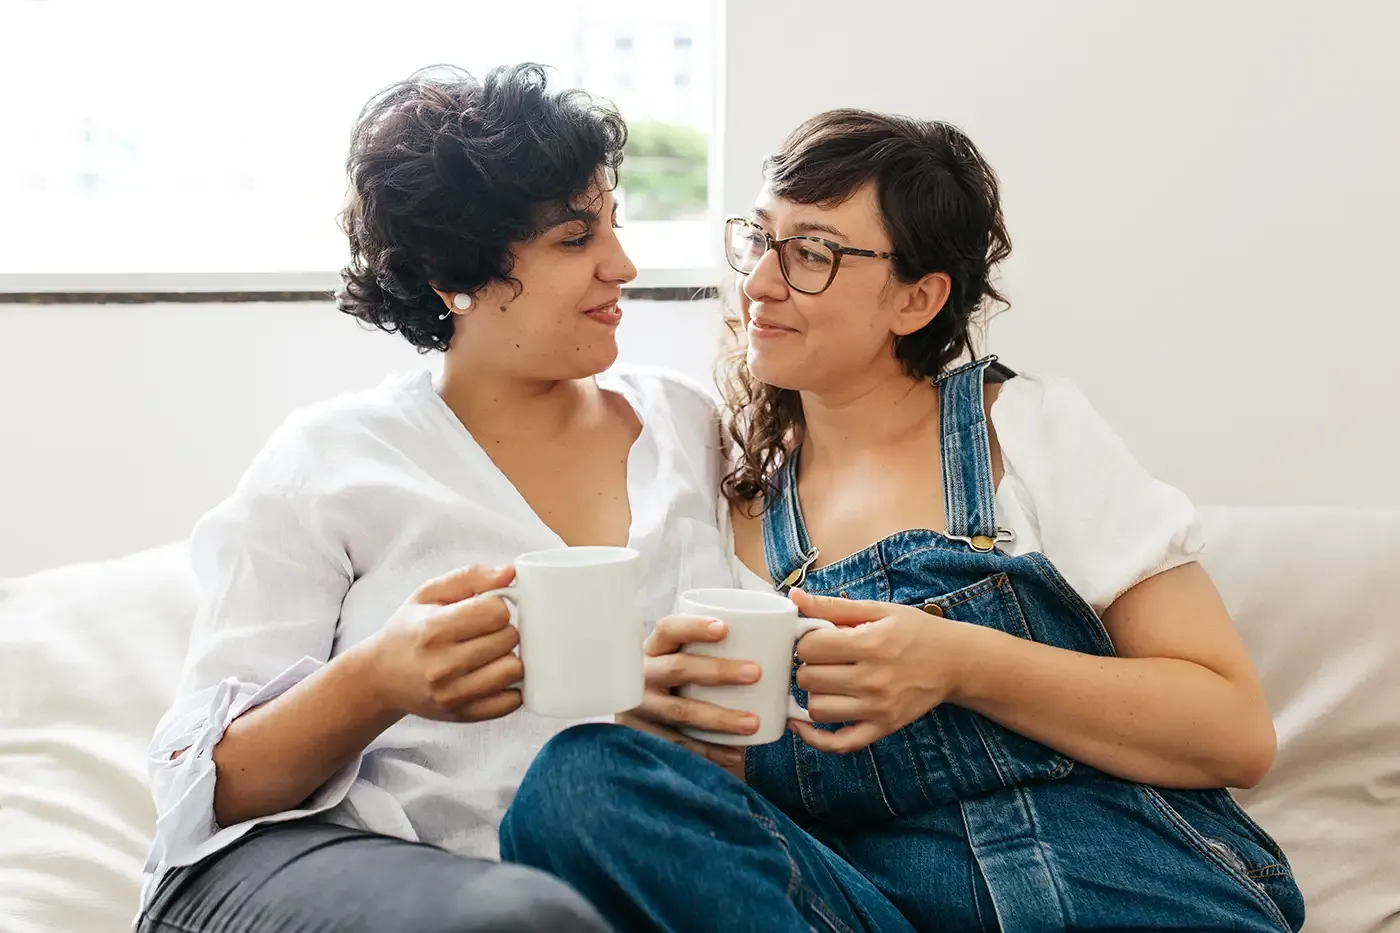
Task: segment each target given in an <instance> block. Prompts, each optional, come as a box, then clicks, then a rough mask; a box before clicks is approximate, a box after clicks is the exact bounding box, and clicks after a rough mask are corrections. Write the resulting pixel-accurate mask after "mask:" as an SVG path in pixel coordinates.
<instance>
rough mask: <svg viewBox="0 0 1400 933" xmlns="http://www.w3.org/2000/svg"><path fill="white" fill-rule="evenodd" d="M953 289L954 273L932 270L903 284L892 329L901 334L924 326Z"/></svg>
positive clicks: (939, 309) (936, 312)
mask: <svg viewBox="0 0 1400 933" xmlns="http://www.w3.org/2000/svg"><path fill="white" fill-rule="evenodd" d="M952 290H953V277H952V276H950V275H949V274H948V273H946V272H930V273H929V274H928V275H926V276H924V277H923V278H921V279H919V281H917V282H914V283H913V284H911V285H902V286H900V287H899V295H898V297H897V298H896V299H895V301H896V304H895V319H894V325H893V326H892V327H891V330H893V331H894V333H895V334H897V335H899V336H900V337H903V336H906V335H908V334H912V333H914V332H915V331H918V330H921V329H922V328H923V327H924V326H925V325H927V324H928V322H929V321H931V320H933V319H934V318H935V317H937V316H938V312H939V311H942V310H943V306H944V305H945V304H947V303H948V295H949V294H950V293H951V292H952Z"/></svg>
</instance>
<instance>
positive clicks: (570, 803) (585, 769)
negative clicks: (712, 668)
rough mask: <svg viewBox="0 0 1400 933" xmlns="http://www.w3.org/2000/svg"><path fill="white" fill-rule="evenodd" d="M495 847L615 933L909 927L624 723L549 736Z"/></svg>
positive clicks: (672, 752)
mask: <svg viewBox="0 0 1400 933" xmlns="http://www.w3.org/2000/svg"><path fill="white" fill-rule="evenodd" d="M501 843H502V853H503V855H504V856H505V857H508V858H511V859H512V860H519V861H522V862H525V863H526V864H531V865H535V866H537V867H540V868H543V869H545V870H546V871H550V872H552V873H555V874H558V875H560V876H561V877H563V878H565V879H567V880H568V881H569V882H570V883H571V884H573V885H574V886H575V887H577V888H578V889H579V890H580V891H583V892H584V893H585V894H586V895H587V896H588V897H589V899H590V900H592V901H593V903H595V904H597V905H599V906H600V908H602V909H603V912H604V914H605V915H606V916H607V917H608V918H609V919H610V920H613V921H614V923H615V924H616V925H617V926H618V927H619V928H620V929H631V928H649V929H667V930H674V931H692V930H694V931H699V930H718V929H723V930H726V931H735V933H746V931H762V933H776V931H785V930H803V931H809V930H822V931H834V933H850V931H881V933H885V931H890V933H898V931H901V930H903V931H909V930H910V929H911V928H910V926H909V924H908V923H907V922H906V921H905V920H904V918H903V917H902V916H901V915H900V914H899V912H898V911H897V910H896V909H895V908H894V906H893V905H892V904H890V902H889V901H888V899H886V898H885V897H884V896H883V895H882V894H881V893H880V892H879V891H878V890H877V889H876V888H875V886H874V885H872V884H871V883H870V882H869V881H868V880H867V879H866V878H865V877H864V876H862V875H861V873H860V872H858V871H856V870H855V869H854V868H853V867H852V866H850V865H849V864H847V863H846V862H845V860H843V859H842V858H841V857H840V856H838V855H837V854H836V853H834V852H833V851H832V850H831V849H830V848H828V847H827V846H825V845H824V844H822V843H821V842H820V841H818V840H817V839H816V838H815V837H813V836H812V835H811V834H810V833H808V832H807V831H806V830H804V829H802V828H801V827H799V826H798V825H797V824H796V823H794V822H793V821H792V820H791V819H790V818H789V817H788V816H787V815H786V814H784V813H783V812H782V811H781V810H779V809H778V808H777V807H776V806H775V805H773V804H772V803H771V802H769V801H768V800H767V799H766V798H765V797H763V796H762V795H761V794H759V793H758V792H757V791H755V790H753V788H751V787H749V786H748V785H747V784H745V783H744V782H743V781H740V780H738V779H737V778H735V777H734V776H733V775H731V774H729V773H728V772H726V771H724V770H723V769H722V768H720V767H718V766H717V765H715V764H713V763H711V762H709V761H706V760H705V759H703V758H701V757H699V756H698V755H695V754H694V753H692V752H690V751H687V750H686V749H683V748H680V747H679V746H676V745H674V744H672V743H670V742H667V741H665V740H663V739H659V738H657V737H655V736H652V735H648V734H646V733H643V732H638V731H636V730H633V729H630V728H627V727H624V726H612V725H592V726H577V727H574V728H572V729H569V730H566V731H565V732H563V733H561V734H560V735H558V736H555V737H554V738H553V739H551V740H550V742H549V743H548V744H546V745H545V747H544V750H543V751H541V752H540V754H539V755H538V756H537V757H536V759H535V762H534V764H533V765H531V768H530V772H529V773H528V774H527V775H526V778H525V781H524V783H523V784H522V786H521V788H520V791H519V793H518V794H517V795H516V798H515V801H514V803H512V805H511V808H510V810H509V811H508V812H507V814H506V818H505V821H504V822H503V823H502V827H501ZM696 903H704V904H705V908H704V911H703V912H697V911H696V909H695V904H696ZM658 918H663V919H662V920H661V922H657V919H658Z"/></svg>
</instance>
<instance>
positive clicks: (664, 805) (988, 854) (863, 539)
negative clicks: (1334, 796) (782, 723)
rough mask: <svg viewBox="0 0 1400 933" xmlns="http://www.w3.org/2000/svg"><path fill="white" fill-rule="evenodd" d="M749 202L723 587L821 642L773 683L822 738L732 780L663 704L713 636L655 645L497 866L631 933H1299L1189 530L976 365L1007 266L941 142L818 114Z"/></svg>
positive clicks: (740, 228) (968, 176) (1083, 418)
mask: <svg viewBox="0 0 1400 933" xmlns="http://www.w3.org/2000/svg"><path fill="white" fill-rule="evenodd" d="M766 180H767V183H766V185H765V186H764V188H763V190H762V191H761V192H760V194H759V196H758V199H757V201H756V202H755V204H754V206H753V209H752V210H751V211H750V212H749V213H748V214H747V215H746V216H742V217H735V218H732V219H731V220H730V221H729V222H728V224H727V226H726V230H725V241H724V242H725V246H726V250H727V256H728V260H729V263H730V265H731V266H732V267H733V268H734V270H735V271H736V272H737V273H738V274H739V275H740V276H741V277H742V281H741V291H740V296H739V297H740V302H739V305H740V307H739V311H740V320H739V322H738V323H739V325H740V327H739V328H738V331H739V336H740V340H739V342H738V345H737V346H736V348H735V352H734V353H733V355H732V356H731V357H730V359H729V360H728V361H727V363H728V374H729V376H730V380H729V384H728V385H729V391H728V395H729V405H728V407H729V412H728V414H729V427H730V437H731V439H732V441H733V450H734V455H733V461H732V464H731V469H730V471H729V472H728V474H727V475H726V477H725V480H724V484H723V488H724V493H725V495H726V496H727V498H728V499H729V500H730V504H731V507H732V511H731V514H732V518H733V528H734V543H735V553H736V559H737V566H736V570H737V572H738V575H739V577H740V580H741V581H742V583H743V585H744V586H745V588H748V589H752V590H756V591H763V592H768V593H771V592H772V590H773V588H775V587H776V588H777V589H779V590H780V591H782V592H786V593H788V594H789V595H790V596H791V598H792V600H793V602H795V603H796V604H797V607H798V608H799V609H800V610H801V611H802V613H803V614H805V615H807V616H811V617H815V618H821V619H826V620H829V621H832V622H835V623H837V627H836V628H834V629H819V630H817V631H814V632H813V633H811V634H809V635H807V636H806V637H804V638H803V639H802V640H801V642H800V644H799V646H798V648H797V658H798V661H799V662H800V664H799V665H798V666H797V668H796V671H795V672H794V673H793V674H792V676H791V680H790V681H789V672H788V671H787V670H785V669H784V670H780V671H776V672H773V671H768V672H765V673H764V676H777V677H778V678H780V679H781V681H783V682H784V683H785V684H789V685H790V688H791V691H792V694H793V696H794V697H795V698H796V699H797V700H798V701H799V702H800V703H801V704H802V705H803V706H805V707H806V709H807V710H808V711H809V712H810V714H811V719H812V722H801V721H796V720H794V721H792V722H791V723H790V724H789V725H790V728H789V731H787V732H786V733H785V734H784V735H783V736H782V738H780V739H779V740H777V741H774V742H771V743H769V744H764V745H755V746H752V747H748V748H743V747H742V746H745V745H747V741H746V736H747V735H749V734H751V733H753V732H754V730H755V726H756V722H755V721H754V717H753V716H752V715H750V714H747V713H744V712H742V711H736V710H730V709H725V708H723V707H721V706H717V705H711V704H707V703H702V702H700V701H698V700H696V699H692V698H688V697H684V696H675V695H672V694H671V693H670V690H671V688H672V687H673V686H674V685H676V684H678V683H708V682H709V680H708V676H709V674H710V672H708V671H707V670H706V665H708V664H709V663H710V662H711V661H712V660H713V659H711V658H707V657H702V656H700V655H696V654H690V653H676V652H677V649H678V648H680V647H682V646H684V645H685V644H686V643H689V642H697V641H711V642H712V641H714V640H715V639H714V638H713V637H711V636H709V635H707V634H706V633H707V629H708V625H709V622H710V620H707V619H703V618H688V617H681V616H675V617H671V618H667V619H663V620H662V621H661V622H660V623H659V624H658V626H657V627H656V629H655V631H654V633H653V635H652V637H651V641H650V644H649V646H648V654H649V655H651V656H652V657H651V658H650V659H649V665H650V668H651V673H650V676H649V682H650V687H651V689H650V690H649V691H648V695H647V702H646V703H645V704H644V706H643V707H642V708H640V709H638V710H636V711H634V712H632V713H631V714H630V715H628V716H626V717H624V721H625V722H627V723H629V724H631V725H635V726H636V727H637V728H636V729H624V728H618V727H617V726H595V725H588V726H581V727H578V728H575V729H572V730H570V731H568V732H565V733H563V734H562V735H560V736H557V737H556V738H554V739H552V740H551V741H550V743H549V744H548V745H546V746H545V748H544V750H543V751H542V752H541V753H540V755H539V757H537V758H536V760H535V764H534V765H533V766H532V768H531V770H530V772H529V774H528V775H527V777H526V779H525V781H524V783H523V784H522V785H521V788H520V790H519V792H518V794H517V796H516V798H515V801H514V802H513V804H512V806H511V808H510V810H509V812H508V813H507V815H506V817H505V819H504V820H503V821H502V826H501V839H502V852H503V854H505V855H506V856H507V857H509V858H512V859H514V860H518V861H522V862H524V863H525V864H529V865H533V866H536V867H540V868H544V869H546V870H548V871H550V872H553V873H555V874H557V875H558V876H560V877H561V878H563V879H564V880H566V881H569V882H570V883H571V884H573V885H574V886H575V887H576V888H577V889H578V890H579V891H580V892H581V893H583V894H584V895H585V896H587V897H589V899H590V900H592V901H593V902H594V904H596V905H597V906H598V907H599V908H600V910H602V912H603V914H604V916H606V917H607V918H608V919H609V920H610V921H612V922H613V923H614V924H616V925H618V926H619V927H622V928H625V929H628V930H655V931H687V933H689V931H694V933H700V931H706V930H726V931H735V933H738V931H754V933H758V931H763V933H777V931H804V933H805V931H811V930H823V931H845V933H850V931H867V933H900V931H919V933H934V931H937V933H954V931H967V933H989V931H995V930H1004V931H1008V933H1011V931H1015V933H1051V931H1064V930H1076V931H1089V930H1097V931H1126V930H1191V931H1204V930H1213V931H1221V933H1225V931H1229V933H1242V931H1254V933H1278V931H1286V930H1296V929H1298V928H1299V927H1300V926H1301V925H1302V921H1303V902H1302V896H1301V895H1300V893H1299V891H1298V887H1297V885H1296V884H1295V883H1294V881H1293V878H1292V876H1291V873H1290V871H1289V868H1288V861H1287V859H1286V858H1285V857H1284V855H1283V853H1282V852H1281V851H1280V850H1279V848H1278V846H1277V845H1276V844H1275V843H1274V841H1273V840H1272V839H1270V838H1269V836H1268V835H1267V834H1266V833H1264V832H1263V830H1261V829H1260V828H1259V827H1258V826H1256V825H1255V824H1254V823H1253V822H1252V821H1251V820H1250V819H1249V817H1248V816H1246V815H1245V814H1244V812H1243V811H1242V810H1241V809H1240V808H1239V807H1238V806H1237V805H1236V804H1235V803H1234V802H1233V800H1232V799H1231V798H1230V795H1229V794H1228V793H1227V792H1226V791H1225V790H1224V788H1226V787H1248V786H1250V785H1252V784H1254V783H1255V782H1257V781H1259V780H1260V779H1261V778H1262V777H1263V775H1264V774H1265V773H1266V772H1267V771H1268V769H1269V766H1270V764H1271V762H1272V760H1273V756H1274V730H1273V723H1272V721H1271V718H1270V714H1269V709H1268V705H1267V704H1266V702H1265V698H1264V695H1263V692H1262V690H1261V689H1260V686H1259V681H1258V679H1257V677H1256V675H1255V672H1254V669H1253V665H1252V664H1251V662H1250V659H1249V656H1248V654H1247V653H1246V651H1245V648H1244V645H1243V644H1242V643H1241V641H1240V638H1239V636H1238V635H1237V634H1236V632H1235V630H1234V627H1233V626H1232V624H1231V620H1230V617H1229V614H1228V612H1227V611H1226V608H1225V606H1224V604H1223V603H1222V601H1221V598H1220V595H1219V594H1218V593H1217V592H1216V589H1215V586H1214V584H1213V583H1212V582H1211V580H1210V578H1209V576H1207V574H1206V572H1205V571H1204V570H1203V569H1202V568H1201V565H1200V564H1199V563H1198V562H1197V558H1198V557H1199V555H1200V552H1201V549H1202V544H1203V542H1202V540H1201V535H1200V528H1199V525H1198V523H1197V520H1196V513H1195V510H1194V509H1193V507H1192V505H1191V503H1190V501H1189V500H1188V499H1187V498H1186V497H1185V496H1184V495H1183V494H1182V493H1180V492H1179V491H1177V490H1175V489H1173V488H1171V487H1170V486H1167V485H1166V484H1164V483H1161V482H1159V481H1157V480H1156V479H1154V478H1153V477H1152V476H1150V475H1149V474H1148V473H1147V472H1146V471H1144V470H1143V469H1142V467H1141V466H1139V465H1138V463H1137V462H1136V461H1135V460H1134V459H1133V457H1132V455H1131V454H1130V453H1129V452H1128V451H1127V449H1126V448H1125V446H1124V445H1123V443H1122V441H1120V440H1119V438H1118V437H1117V436H1116V435H1115V434H1114V432H1113V431H1112V429H1111V428H1110V427H1109V426H1108V425H1107V424H1106V423H1105V422H1104V420H1103V419H1102V418H1101V417H1100V416H1099V415H1098V414H1097V413H1096V412H1095V411H1094V410H1093V408H1092V407H1091V406H1090V404H1089V403H1088V401H1087V400H1086V399H1085V398H1084V396H1083V395H1082V394H1081V393H1079V392H1078V391H1077V390H1075V389H1074V387H1073V386H1072V385H1070V384H1068V383H1066V382H1064V381H1063V380H1059V379H1048V378H1038V377H1034V376H1030V375H1016V374H1015V373H1013V372H1011V371H1010V370H1009V369H1007V368H1006V367H1004V366H1001V365H1000V364H998V363H996V362H995V361H994V360H992V359H991V358H983V359H978V358H976V354H975V352H974V347H975V339H974V335H975V331H974V328H975V326H976V325H977V324H978V322H979V320H980V317H981V315H982V314H983V313H984V312H985V311H986V310H987V309H988V308H989V307H990V306H991V305H993V304H996V303H999V302H1000V301H1001V295H1000V294H999V293H998V291H997V288H996V286H995V282H994V276H995V273H996V269H997V266H998V264H999V263H1000V262H1001V261H1002V260H1004V259H1005V258H1006V257H1007V255H1008V254H1009V253H1010V238H1009V236H1008V234H1007V230H1006V225H1005V222H1004V220H1003V217H1002V210H1001V203H1000V193H999V185H998V182H997V179H996V176H995V174H994V173H993V172H992V169H991V167H990V165H989V164H988V163H987V162H986V160H985V159H984V158H983V157H982V155H981V153H980V152H979V151H978V150H977V148H976V147H975V146H974V145H973V144H972V141H971V140H970V139H968V138H967V136H966V135H964V134H963V133H961V132H960V131H958V130H957V129H956V128H954V127H952V126H949V125H948V124H945V123H939V122H931V121H923V120H915V119H910V118H906V117H898V116H890V115H886V114H877V113H870V112H867V111H859V110H838V111H832V112H828V113H823V114H820V115H818V116H816V117H814V118H812V119H811V120H810V121H808V122H806V123H804V124H803V125H802V126H800V127H798V128H797V129H796V130H795V131H794V132H793V133H792V134H791V135H790V136H789V137H788V139H787V140H786V142H785V143H784V144H783V146H782V147H781V148H780V150H779V151H778V152H777V154H775V155H774V156H773V157H772V158H771V159H770V160H769V161H768V163H767V165H766ZM681 672H684V676H680V674H681ZM686 733H690V737H689V738H687V741H689V742H691V743H694V741H695V737H694V736H695V734H696V733H698V734H699V735H701V736H702V737H708V738H710V739H711V740H713V741H714V742H715V743H716V744H717V745H718V746H720V747H723V746H724V745H726V744H728V745H731V746H734V747H732V748H730V749H729V751H731V752H733V753H735V754H734V758H733V767H732V771H730V772H726V770H722V769H721V768H718V767H715V766H714V765H712V764H710V763H708V762H706V761H704V760H702V759H701V758H700V757H698V756H696V755H692V754H689V753H688V752H687V751H685V750H682V749H680V748H678V747H677V746H676V744H674V743H672V742H667V741H665V740H664V739H666V738H674V737H677V736H683V735H686ZM662 833H664V834H665V838H666V840H667V853H668V857H667V858H666V859H657V858H656V857H655V856H654V853H652V852H651V851H650V850H649V848H648V847H647V846H645V845H641V844H639V840H643V839H647V838H656V837H658V836H660V835H661V834H662ZM697 904H701V905H703V910H702V911H698V910H697V909H696V905H697Z"/></svg>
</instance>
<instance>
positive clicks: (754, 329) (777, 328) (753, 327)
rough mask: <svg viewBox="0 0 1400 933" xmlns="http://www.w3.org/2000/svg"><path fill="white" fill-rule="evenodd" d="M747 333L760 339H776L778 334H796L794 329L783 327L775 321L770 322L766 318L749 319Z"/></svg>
mask: <svg viewBox="0 0 1400 933" xmlns="http://www.w3.org/2000/svg"><path fill="white" fill-rule="evenodd" d="M749 331H750V333H753V334H755V335H757V336H762V337H776V336H778V335H780V334H795V333H797V330H796V329H795V328H792V327H784V326H783V325H781V324H779V323H777V322H775V321H770V320H768V319H766V318H757V317H751V318H749Z"/></svg>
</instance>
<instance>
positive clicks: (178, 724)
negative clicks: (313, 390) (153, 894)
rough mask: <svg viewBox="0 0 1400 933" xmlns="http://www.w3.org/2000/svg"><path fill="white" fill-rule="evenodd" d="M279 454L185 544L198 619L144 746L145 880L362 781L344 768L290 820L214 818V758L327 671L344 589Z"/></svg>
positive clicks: (331, 551)
mask: <svg viewBox="0 0 1400 933" xmlns="http://www.w3.org/2000/svg"><path fill="white" fill-rule="evenodd" d="M287 446H288V445H287V443H286V442H285V439H283V440H279V439H278V438H277V437H274V440H273V442H270V443H269V446H268V448H267V449H265V450H264V451H263V452H262V454H260V455H259V458H258V460H256V461H255V462H254V464H253V466H252V467H251V468H250V469H249V471H248V473H247V474H245V475H244V477H243V480H242V481H241V482H240V484H239V486H238V489H237V490H236V491H235V493H234V494H233V496H231V497H230V498H229V499H227V500H226V501H225V502H223V503H221V504H220V505H219V506H218V507H217V508H215V509H214V510H213V511H212V512H210V513H209V514H208V515H206V516H205V517H204V518H203V519H202V520H201V521H200V522H199V524H198V525H197V526H196V527H195V530H194V534H193V536H192V538H191V543H190V550H191V556H192V559H193V561H194V569H195V575H196V578H197V580H198V583H199V589H200V609H199V615H198V617H197V619H196V621H195V625H194V631H193V634H192V638H191V643H190V649H189V653H188V655H187V657H186V661H185V667H184V671H183V673H182V676H181V682H180V687H179V690H178V691H177V694H176V699H175V701H174V703H173V705H172V706H171V708H170V710H169V711H168V712H167V713H166V714H165V716H164V717H163V718H162V719H161V722H160V724H159V726H158V727H157V729H156V733H155V736H154V737H153V739H152V741H151V746H150V751H149V756H148V767H149V770H150V776H151V784H152V790H153V794H154V797H155V805H156V833H155V839H154V842H153V845H152V848H151V854H150V857H149V859H148V860H147V864H146V870H147V871H157V870H160V869H162V868H166V867H174V866H179V865H189V864H193V863H194V862H197V861H199V860H200V859H202V858H204V857H205V856H207V855H209V854H210V853H212V852H215V851H217V850H219V849H221V848H223V847H224V846H226V845H228V844H229V843H231V842H233V841H234V840H235V839H237V838H239V837H240V836H242V835H243V834H245V833H246V832H248V830H250V829H252V828H253V827H254V826H256V825H258V824H259V823H266V822H275V821H279V820H288V819H294V818H296V817H299V816H305V815H308V814H311V813H315V812H319V811H322V810H326V809H329V808H330V807H333V806H335V805H336V804H337V803H339V802H340V801H341V800H342V799H343V798H344V797H345V795H346V793H347V792H348V791H349V789H350V786H351V784H353V783H354V780H355V777H356V774H357V772H358V769H359V762H358V761H355V762H351V763H350V764H348V765H347V766H346V767H344V768H342V769H341V771H340V772H338V773H337V774H335V775H334V776H333V777H332V778H331V779H330V780H329V781H328V782H327V783H326V784H324V785H323V786H322V787H321V788H320V789H319V790H318V791H317V792H316V793H315V794H314V795H313V796H312V797H311V798H310V799H309V800H307V801H306V802H305V803H304V804H303V805H302V807H300V808H298V809H296V810H290V811H286V812H284V813H278V814H272V815H269V816H266V817H262V818H259V819H256V820H249V821H247V822H244V823H238V824H234V825H230V826H225V827H221V826H219V825H218V823H217V821H216V820H215V818H214V785H215V782H216V781H217V779H218V776H217V773H216V771H215V767H214V760H213V750H214V746H216V745H217V744H218V743H219V740H220V739H222V738H223V735H224V730H225V729H227V728H228V726H229V724H230V723H232V722H233V721H234V720H235V719H237V718H238V717H239V716H241V715H242V714H243V713H245V712H247V711H248V710H250V709H252V708H254V707H256V706H258V705H259V704H262V703H266V702H268V701H269V700H272V699H273V698H275V697H277V696H278V695H280V694H281V693H283V692H285V691H286V690H288V689H290V688H291V687H292V686H294V685H296V684H297V683H298V682H300V681H301V680H303V679H305V678H306V677H308V676H310V675H311V674H312V673H314V672H315V671H316V670H317V669H319V668H320V667H322V666H323V665H324V664H325V663H326V662H327V660H328V659H329V658H330V656H331V652H332V648H333V645H334V641H335V635H336V626H337V623H338V620H339V618H340V607H341V603H342V602H343V600H344V598H345V594H346V592H347V591H348V589H349V586H350V581H351V579H352V577H351V568H350V564H349V560H348V559H347V557H346V556H345V554H344V550H343V548H341V547H338V546H337V545H336V543H335V542H333V541H331V540H328V537H329V536H328V535H327V534H325V533H324V532H323V531H322V529H321V525H320V524H319V523H318V522H316V521H315V520H313V518H312V517H310V516H308V515H307V514H306V513H307V512H308V511H310V510H308V509H307V508H305V506H306V505H307V504H308V503H309V502H311V501H314V499H315V497H314V496H313V495H311V494H310V491H309V490H308V489H307V488H305V487H304V486H303V485H302V484H300V483H299V482H297V481H296V478H295V469H294V468H293V466H292V464H293V463H294V461H295V451H289V450H287Z"/></svg>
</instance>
